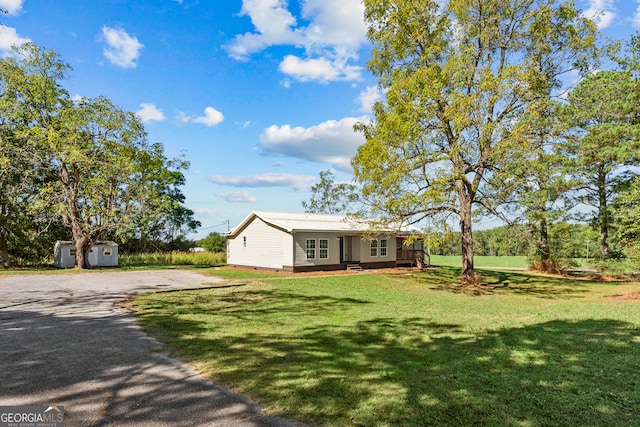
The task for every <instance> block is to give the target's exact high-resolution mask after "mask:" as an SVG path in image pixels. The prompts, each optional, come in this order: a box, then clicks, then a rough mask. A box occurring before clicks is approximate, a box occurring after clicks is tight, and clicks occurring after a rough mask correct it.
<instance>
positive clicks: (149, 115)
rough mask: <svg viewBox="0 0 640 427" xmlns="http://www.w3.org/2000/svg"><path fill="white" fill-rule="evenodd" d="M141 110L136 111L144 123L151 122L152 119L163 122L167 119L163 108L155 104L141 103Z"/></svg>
mask: <svg viewBox="0 0 640 427" xmlns="http://www.w3.org/2000/svg"><path fill="white" fill-rule="evenodd" d="M140 107H141V108H140V110H139V111H137V112H136V115H137V116H138V117H140V120H142V123H149V122H151V121H158V122H161V121H163V120H164V119H165V117H164V114H163V113H162V110H160V109H159V108H158V107H156V106H155V105H153V104H149V103H143V104H140Z"/></svg>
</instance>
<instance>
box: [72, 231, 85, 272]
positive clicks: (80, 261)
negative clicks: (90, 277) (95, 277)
mask: <svg viewBox="0 0 640 427" xmlns="http://www.w3.org/2000/svg"><path fill="white" fill-rule="evenodd" d="M74 234H75V233H74ZM73 237H74V238H75V237H76V236H73ZM86 240H87V239H86V238H81V239H78V238H75V240H74V241H75V245H76V265H75V266H74V268H77V269H79V270H82V269H84V268H86V267H85V265H86V264H85V263H86V262H87V261H88V260H87V259H86V258H87V253H86V252H85V250H86V249H85V246H86Z"/></svg>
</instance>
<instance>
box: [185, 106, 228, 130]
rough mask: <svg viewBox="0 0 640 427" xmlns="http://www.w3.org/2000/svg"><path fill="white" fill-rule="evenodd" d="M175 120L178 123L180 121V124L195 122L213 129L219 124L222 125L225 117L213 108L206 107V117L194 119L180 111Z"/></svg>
mask: <svg viewBox="0 0 640 427" xmlns="http://www.w3.org/2000/svg"><path fill="white" fill-rule="evenodd" d="M175 119H176V121H178V123H189V122H193V123H201V124H203V125H205V126H209V127H211V126H215V125H217V124H220V123H222V121H223V120H224V115H223V114H222V113H221V112H220V111H218V110H216V109H215V108H213V107H206V108H205V109H204V116H200V117H193V116H190V115H188V114H186V113H184V112H182V111H178V113H177V114H176V116H175Z"/></svg>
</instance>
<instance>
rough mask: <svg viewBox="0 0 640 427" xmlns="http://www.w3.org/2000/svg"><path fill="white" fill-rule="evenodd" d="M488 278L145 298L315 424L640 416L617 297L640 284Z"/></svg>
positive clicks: (230, 368)
mask: <svg viewBox="0 0 640 427" xmlns="http://www.w3.org/2000/svg"><path fill="white" fill-rule="evenodd" d="M214 273H215V271H214ZM482 274H483V277H484V279H485V282H484V283H485V287H482V288H468V287H461V286H459V285H456V283H455V282H456V280H457V277H459V275H460V269H448V268H441V269H439V270H438V271H429V272H425V273H418V274H413V275H407V274H399V275H381V274H373V275H367V274H354V275H341V276H331V277H315V278H308V277H307V278H305V277H294V278H291V277H282V278H279V277H278V276H277V275H276V276H273V275H272V276H271V277H272V278H265V279H262V280H247V279H246V278H239V279H238V280H237V281H233V282H227V283H226V284H223V286H222V287H220V288H218V289H207V290H197V291H187V292H173V293H161V294H147V295H142V296H140V297H139V298H138V300H137V301H136V307H137V309H138V315H139V316H140V317H139V318H140V321H141V323H142V325H143V326H144V327H145V329H146V330H147V331H148V332H149V333H151V334H152V335H155V336H157V337H158V338H159V339H160V340H161V341H163V342H165V343H166V344H167V347H168V349H169V350H170V351H171V352H172V353H173V354H174V355H176V356H179V357H181V358H184V359H186V360H189V361H190V363H191V364H193V365H194V366H195V368H196V369H197V370H198V371H199V372H202V373H203V374H204V375H206V376H208V377H210V378H212V379H213V380H214V381H216V382H218V383H222V384H225V385H228V386H230V387H232V388H233V389H234V390H235V391H237V392H241V393H244V394H247V395H249V396H250V397H251V398H254V399H257V400H258V401H259V402H260V403H261V405H263V407H264V409H265V411H266V412H268V413H269V414H273V415H279V416H282V417H285V418H289V419H291V420H294V421H300V422H305V423H308V424H311V425H318V426H349V425H359V426H431V425H438V426H441V425H442V426H461V425H464V426H466V425H491V426H493V425H497V426H515V425H519V426H520V425H521V426H546V425H564V426H581V425H603V426H604V425H636V424H638V422H639V421H640V408H639V407H638V402H640V389H639V388H638V387H637V384H638V382H639V381H640V370H639V369H638V352H639V351H640V332H639V331H640V311H639V310H638V309H637V302H633V301H630V302H625V301H624V300H615V299H613V298H614V296H615V295H637V289H638V288H637V286H638V285H637V283H617V284H616V286H611V284H603V283H597V282H589V281H578V280H568V279H560V278H545V277H540V276H530V275H525V274H515V273H509V272H489V271H483V272H482ZM231 284H235V286H229V285H231ZM612 367H615V368H612Z"/></svg>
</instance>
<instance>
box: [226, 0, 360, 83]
mask: <svg viewBox="0 0 640 427" xmlns="http://www.w3.org/2000/svg"><path fill="white" fill-rule="evenodd" d="M301 3H302V8H301V18H303V20H304V22H308V25H306V26H299V25H298V23H297V19H296V17H295V16H293V15H292V13H291V12H290V11H289V9H288V4H287V2H286V1H285V0H244V1H243V3H242V10H241V12H240V15H241V16H249V17H250V18H251V22H252V24H253V26H254V28H255V31H254V32H249V33H245V34H239V35H237V36H236V37H235V38H234V39H233V41H232V42H231V43H229V44H228V45H227V46H226V49H227V52H228V53H229V55H230V56H231V57H233V58H235V59H238V60H246V59H248V57H249V56H250V55H251V54H253V53H256V52H260V51H261V50H264V49H266V48H268V47H270V46H278V45H288V46H295V47H300V48H304V50H305V57H304V58H303V57H296V56H291V55H290V56H287V57H286V58H284V59H283V61H282V62H281V64H280V71H281V72H283V73H284V74H287V75H288V76H291V77H293V78H295V79H297V80H299V81H303V82H307V81H314V80H315V81H320V82H329V81H335V80H357V79H359V78H360V76H361V73H362V70H363V69H362V67H359V66H354V65H349V64H348V63H349V61H351V60H357V59H358V49H359V48H360V47H361V46H362V45H363V44H364V43H366V42H367V38H366V32H367V30H366V25H365V23H364V19H363V14H364V5H363V3H362V1H361V0H302V1H301ZM287 84H288V81H287V83H285V84H284V85H285V87H287Z"/></svg>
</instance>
